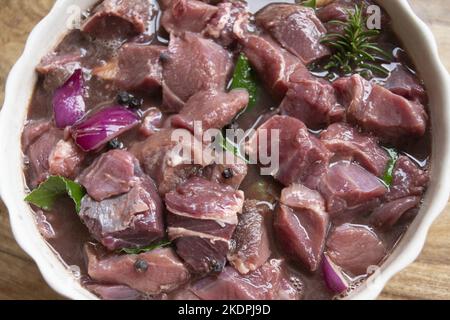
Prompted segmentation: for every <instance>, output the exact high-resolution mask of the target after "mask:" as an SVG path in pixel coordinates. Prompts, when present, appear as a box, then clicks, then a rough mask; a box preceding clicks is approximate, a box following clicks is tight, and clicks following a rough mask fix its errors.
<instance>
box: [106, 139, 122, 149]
mask: <svg viewBox="0 0 450 320" xmlns="http://www.w3.org/2000/svg"><path fill="white" fill-rule="evenodd" d="M108 147H109V149H112V150H116V149H123V148H124V145H123V143H122V142H120V140H119V139H114V140H111V141H110V142H109V143H108Z"/></svg>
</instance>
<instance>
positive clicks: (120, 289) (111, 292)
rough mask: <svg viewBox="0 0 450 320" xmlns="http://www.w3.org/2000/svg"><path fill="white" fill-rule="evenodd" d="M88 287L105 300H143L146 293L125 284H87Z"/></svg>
mask: <svg viewBox="0 0 450 320" xmlns="http://www.w3.org/2000/svg"><path fill="white" fill-rule="evenodd" d="M86 288H88V289H89V290H90V291H92V292H93V293H94V294H96V295H97V296H99V297H100V298H101V299H103V300H111V301H117V300H142V299H143V298H144V295H143V294H142V293H140V292H139V291H136V290H134V289H132V288H130V287H128V286H124V285H102V284H87V285H86Z"/></svg>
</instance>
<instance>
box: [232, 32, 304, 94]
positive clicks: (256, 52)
mask: <svg viewBox="0 0 450 320" xmlns="http://www.w3.org/2000/svg"><path fill="white" fill-rule="evenodd" d="M239 43H240V44H241V45H242V46H243V49H242V50H243V52H244V53H245V55H246V56H247V58H248V59H249V61H250V63H251V65H252V67H253V68H254V69H255V70H256V72H258V75H259V77H260V79H262V81H263V83H264V85H265V86H266V88H267V89H268V90H269V91H270V92H271V93H272V94H273V95H274V96H275V97H277V98H280V99H281V98H283V97H284V95H285V94H286V91H287V90H288V83H289V79H290V78H291V76H292V75H293V74H294V73H297V78H306V79H308V77H311V74H310V72H309V71H308V69H307V68H306V67H305V66H304V65H303V63H302V62H301V61H300V60H299V59H298V58H297V57H295V56H293V55H292V54H290V53H289V52H287V51H286V50H284V49H283V48H281V47H280V46H279V45H278V44H277V43H276V42H275V41H273V40H272V39H271V38H270V37H268V36H267V35H262V36H261V35H254V34H244V35H243V36H241V37H240V38H239Z"/></svg>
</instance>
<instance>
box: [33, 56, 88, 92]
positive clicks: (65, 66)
mask: <svg viewBox="0 0 450 320" xmlns="http://www.w3.org/2000/svg"><path fill="white" fill-rule="evenodd" d="M80 51H81V50H80ZM82 57H83V56H82V53H61V52H51V53H49V54H47V55H45V56H44V58H42V60H41V62H40V63H39V64H38V66H37V67H36V71H37V72H38V74H40V75H42V76H44V77H45V81H44V85H45V87H46V88H47V89H49V91H53V90H55V89H56V88H59V87H60V86H62V85H63V84H64V83H65V82H66V81H67V80H68V79H69V78H70V76H71V75H72V74H73V73H74V72H75V70H77V69H80V68H81V59H82Z"/></svg>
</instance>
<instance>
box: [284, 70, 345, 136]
mask: <svg viewBox="0 0 450 320" xmlns="http://www.w3.org/2000/svg"><path fill="white" fill-rule="evenodd" d="M288 87H289V89H288V91H287V93H286V97H285V98H284V100H283V102H282V103H281V105H280V109H281V114H282V115H287V116H291V117H294V118H297V119H299V120H301V121H303V122H304V123H305V125H306V126H307V127H308V128H312V129H320V128H323V127H324V126H325V125H326V124H329V123H332V122H336V121H341V120H343V119H344V118H345V109H344V108H343V107H342V106H341V105H340V104H339V103H338V102H337V99H336V95H335V92H334V88H333V86H332V85H331V84H329V83H328V82H326V81H320V80H319V79H314V80H303V79H301V80H299V81H295V82H294V81H292V79H291V81H290V82H289V85H288Z"/></svg>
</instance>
